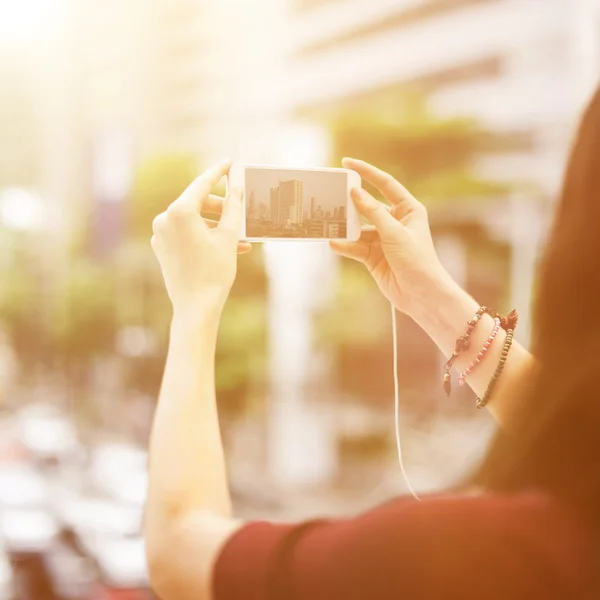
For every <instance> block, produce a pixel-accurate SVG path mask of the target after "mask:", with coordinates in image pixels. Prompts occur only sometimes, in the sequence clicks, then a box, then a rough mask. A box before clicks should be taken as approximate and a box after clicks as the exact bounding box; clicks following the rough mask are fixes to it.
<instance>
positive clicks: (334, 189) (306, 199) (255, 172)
mask: <svg viewBox="0 0 600 600" xmlns="http://www.w3.org/2000/svg"><path fill="white" fill-rule="evenodd" d="M346 177H347V175H346V173H338V172H335V171H334V172H331V171H295V170H289V171H288V170H280V169H247V170H246V186H245V187H246V192H245V194H246V198H248V199H249V198H250V196H251V194H252V192H254V200H255V202H256V205H257V206H258V205H260V203H261V202H264V203H265V204H266V205H267V206H269V202H270V189H271V188H273V187H277V186H278V185H279V182H280V181H289V180H291V179H298V180H300V181H302V183H303V184H304V185H303V198H302V202H303V208H304V211H306V210H308V208H309V207H310V199H311V198H312V197H313V196H314V197H315V199H316V201H315V205H316V206H319V205H321V209H322V210H323V211H324V212H327V211H330V212H333V209H334V208H335V207H337V206H346V191H347V188H348V184H347V181H346Z"/></svg>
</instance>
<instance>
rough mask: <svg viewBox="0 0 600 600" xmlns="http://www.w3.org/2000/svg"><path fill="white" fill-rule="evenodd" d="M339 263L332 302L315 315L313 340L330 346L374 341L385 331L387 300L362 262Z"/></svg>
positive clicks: (384, 333)
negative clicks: (353, 324)
mask: <svg viewBox="0 0 600 600" xmlns="http://www.w3.org/2000/svg"><path fill="white" fill-rule="evenodd" d="M342 265H343V267H342V268H341V269H340V271H339V274H338V279H337V281H336V291H335V301H334V303H333V306H330V307H328V308H327V309H326V310H323V311H322V312H321V313H320V314H319V315H317V319H316V328H317V331H318V338H317V341H318V342H319V343H321V344H324V345H326V346H330V347H332V348H337V347H338V346H346V345H359V346H364V345H371V344H377V343H378V342H379V340H381V339H382V337H384V336H385V335H386V334H387V332H388V331H389V317H388V313H389V310H388V308H387V307H388V303H387V300H386V299H385V298H384V297H383V295H382V294H381V292H380V291H379V289H378V288H377V285H376V284H375V282H374V281H373V278H372V277H371V275H370V274H369V272H368V271H367V269H365V267H364V266H363V265H361V264H360V263H357V262H354V261H343V263H342ZM350 323H360V327H354V326H351V325H349V324H350Z"/></svg>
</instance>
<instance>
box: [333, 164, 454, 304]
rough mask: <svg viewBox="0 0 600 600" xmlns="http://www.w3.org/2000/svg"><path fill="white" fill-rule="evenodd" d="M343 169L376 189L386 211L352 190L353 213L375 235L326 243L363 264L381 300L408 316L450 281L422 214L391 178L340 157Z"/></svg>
mask: <svg viewBox="0 0 600 600" xmlns="http://www.w3.org/2000/svg"><path fill="white" fill-rule="evenodd" d="M342 164H343V165H344V167H345V168H347V169H352V170H353V171H356V172H357V173H359V174H360V176H361V177H362V178H363V179H364V180H366V181H368V182H369V183H371V184H372V185H373V186H374V187H376V188H377V189H378V190H379V191H380V192H381V193H382V195H383V196H384V197H385V199H386V200H387V201H388V202H389V203H390V206H386V205H385V204H383V203H382V202H379V201H377V200H375V198H373V196H371V195H370V194H369V193H368V192H366V191H365V190H363V189H354V190H352V199H353V200H354V203H355V204H356V207H357V209H358V212H359V213H360V214H361V215H363V216H364V217H366V218H367V219H368V220H369V221H370V222H371V223H372V224H373V226H374V227H375V231H363V232H362V234H361V236H360V239H359V241H357V242H345V241H341V240H331V242H330V245H331V247H332V249H333V250H334V251H335V252H336V253H337V254H339V255H340V256H345V257H348V258H353V259H354V260H357V261H359V262H362V263H363V264H364V265H365V266H366V267H367V269H369V272H370V273H371V275H372V276H373V279H375V281H376V282H377V285H378V286H379V289H380V290H381V291H382V292H383V294H384V295H385V296H386V298H387V299H388V300H389V301H390V302H392V304H394V306H395V307H396V308H397V309H398V310H400V311H402V312H404V313H406V314H408V315H409V316H413V315H414V309H415V308H416V305H418V304H420V303H421V301H422V300H423V299H424V298H426V297H427V295H428V294H429V293H430V292H431V290H433V289H435V287H436V286H437V284H438V283H440V282H441V281H445V282H447V281H448V280H449V275H448V273H447V272H446V271H445V269H444V268H443V267H442V265H441V263H440V261H439V259H438V256H437V253H436V251H435V247H434V245H433V240H432V238H431V231H430V229H429V221H428V218H427V211H426V210H425V207H424V206H423V205H422V204H421V203H420V202H418V201H417V200H416V199H415V198H414V197H413V196H412V195H411V194H410V193H409V192H408V191H407V190H406V189H405V188H404V187H403V186H402V185H401V184H400V183H399V182H398V181H396V180H395V179H394V178H393V177H392V176H391V175H389V174H387V173H384V172H383V171H381V170H380V169H377V168H376V167H374V166H372V165H370V164H368V163H366V162H364V161H361V160H355V159H351V158H345V159H344V160H343V161H342Z"/></svg>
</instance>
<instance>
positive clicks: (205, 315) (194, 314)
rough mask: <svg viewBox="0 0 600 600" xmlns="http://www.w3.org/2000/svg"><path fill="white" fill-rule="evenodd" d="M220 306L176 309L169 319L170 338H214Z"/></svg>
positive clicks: (196, 305)
mask: <svg viewBox="0 0 600 600" xmlns="http://www.w3.org/2000/svg"><path fill="white" fill-rule="evenodd" d="M222 310H223V309H222V306H220V305H217V304H206V305H202V304H201V305H199V304H195V305H192V306H186V307H177V308H174V310H173V318H172V319H171V337H172V338H173V337H176V338H186V337H192V338H194V339H200V338H213V337H214V338H216V336H217V332H218V329H219V323H220V321H221V313H222Z"/></svg>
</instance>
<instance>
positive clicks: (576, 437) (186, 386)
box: [145, 92, 600, 600]
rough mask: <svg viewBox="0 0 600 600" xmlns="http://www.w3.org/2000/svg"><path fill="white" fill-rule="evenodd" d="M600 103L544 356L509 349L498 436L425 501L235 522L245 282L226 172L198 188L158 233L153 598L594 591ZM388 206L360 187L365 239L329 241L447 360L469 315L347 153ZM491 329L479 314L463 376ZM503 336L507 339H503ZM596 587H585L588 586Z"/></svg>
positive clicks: (391, 197)
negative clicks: (164, 306)
mask: <svg viewBox="0 0 600 600" xmlns="http://www.w3.org/2000/svg"><path fill="white" fill-rule="evenodd" d="M599 157H600V92H599V93H598V94H597V95H596V97H595V98H594V100H593V102H592V104H591V106H590V107H589V109H588V111H587V113H586V115H585V118H584V121H583V124H582V127H581V131H580V133H579V137H578V139H577V142H576V144H575V147H574V150H573V153H572V157H571V161H570V167H569V170H568V173H567V177H566V182H565V185H564V190H563V194H562V200H561V203H560V207H559V210H558V217H557V219H556V224H555V227H554V230H553V232H552V234H551V238H550V244H549V248H548V250H547V254H546V258H545V262H544V265H543V267H542V271H541V278H540V281H539V286H538V292H537V296H538V303H537V307H536V312H535V321H536V322H535V326H536V327H535V343H534V355H535V356H536V361H535V362H534V361H533V359H532V358H531V357H530V355H528V353H527V352H526V351H525V350H524V349H523V348H521V347H520V346H518V345H517V344H513V346H512V349H511V350H510V353H509V354H508V360H507V361H506V364H505V369H504V372H503V374H502V376H501V377H500V379H499V380H498V382H497V386H496V387H495V389H494V393H493V395H492V397H491V398H490V401H489V404H488V407H489V410H490V411H491V412H492V413H493V414H494V416H495V417H496V418H497V420H498V421H499V423H500V424H501V425H502V426H503V429H502V431H501V433H500V434H499V435H498V437H497V439H496V440H495V442H494V443H493V444H492V447H491V449H490V451H489V454H488V457H487V459H486V461H485V462H484V465H483V467H482V468H481V470H480V472H479V473H477V474H476V475H475V477H474V478H473V479H472V481H471V482H470V483H469V485H468V486H465V488H464V489H462V490H457V491H454V492H452V493H448V494H445V495H441V496H435V497H431V498H426V499H424V500H423V501H422V502H415V501H413V500H408V499H397V500H394V501H392V502H389V503H387V504H385V505H384V506H382V507H380V508H377V509H375V510H373V511H371V512H369V513H367V514H365V515H362V516H359V517H356V518H353V519H341V520H329V521H325V520H321V521H313V522H309V523H304V524H300V525H292V524H290V525H275V524H270V523H266V522H262V523H261V522H257V523H241V522H239V521H236V520H235V519H234V518H232V516H231V504H230V498H229V494H228V489H227V478H226V471H225V463H224V460H223V450H222V446H221V441H220V437H219V424H218V416H217V411H216V404H215V385H214V367H215V364H214V358H215V343H216V338H217V328H218V322H219V318H220V315H221V310H222V308H223V305H224V303H225V300H226V298H227V294H228V292H229V289H230V287H231V285H232V283H233V280H234V277H235V272H236V246H237V249H238V252H245V251H247V250H248V249H249V246H248V245H247V244H245V243H238V240H237V232H238V230H239V228H238V226H239V223H240V219H241V218H242V205H241V198H242V191H241V190H233V191H232V192H231V194H230V196H229V197H228V198H227V200H226V201H225V203H224V206H223V209H222V211H223V214H222V218H221V220H220V222H219V223H218V225H217V224H215V223H211V224H210V225H212V226H211V227H208V226H207V224H206V222H205V221H204V220H203V219H202V217H201V216H200V212H201V210H206V211H212V212H214V211H219V210H220V208H221V206H220V200H219V199H218V198H215V197H212V196H210V191H211V188H212V187H213V186H214V185H215V184H216V183H217V182H218V181H219V180H220V179H221V177H222V176H223V175H225V174H226V172H227V170H228V168H229V163H228V162H226V163H222V164H220V165H217V166H216V167H213V168H212V169H210V170H209V171H207V172H206V173H205V174H204V175H202V176H201V177H200V178H199V179H198V180H197V181H195V182H194V183H193V184H192V185H191V186H190V188H188V189H187V190H186V191H185V192H184V194H183V195H182V196H181V197H180V198H179V199H178V200H176V201H175V202H174V203H173V204H172V205H171V206H170V207H169V209H168V210H167V211H166V212H165V213H164V214H162V215H159V217H157V219H156V221H155V224H154V237H153V247H154V249H155V252H156V254H157V256H158V259H159V262H160V264H161V267H162V270H163V274H164V278H165V282H166V286H167V290H168V292H169V295H170V298H171V300H172V303H173V309H174V313H173V321H172V327H171V341H170V347H169V355H168V359H167V364H166V369H165V374H164V381H163V386H162V390H161V394H160V400H159V403H158V408H157V412H156V417H155V423H154V431H153V436H152V440H151V449H150V452H151V459H150V488H149V496H148V506H147V514H146V523H145V535H146V540H147V554H148V560H149V566H150V574H151V579H152V583H153V586H154V587H155V589H156V590H157V592H158V594H159V595H160V596H161V597H162V598H163V599H164V600H170V599H171V598H172V599H174V600H183V599H186V598H190V599H195V600H203V599H204V600H208V599H213V600H229V599H233V598H243V599H255V600H260V599H263V598H264V599H267V598H268V599H273V600H275V599H282V600H283V599H285V600H287V599H292V598H294V599H296V600H305V599H306V600H309V599H310V600H320V599H331V598H335V599H337V598H340V599H343V600H351V599H370V600H379V599H383V598H390V599H391V598H410V599H419V598H423V599H426V598H427V599H429V598H455V597H456V598H462V599H464V598H498V599H508V598H523V599H525V598H528V599H529V598H544V599H545V600H549V599H554V598H569V599H575V598H587V597H590V598H591V597H599V596H598V594H597V591H598V589H597V588H595V586H596V585H597V583H598V582H597V581H595V579H596V578H597V577H598V576H597V575H596V573H597V572H600V568H598V567H600V565H599V564H597V560H598V558H599V557H600V552H599V549H600V548H599V546H598V541H599V540H600V510H599V509H598V507H599V506H600V467H598V466H597V462H598V459H599V457H600V406H599V405H598V392H597V391H596V385H597V384H598V382H597V379H598V377H597V371H598V368H599V367H600V359H599V358H598V354H597V350H598V349H600V321H599V320H598V319H596V318H595V317H596V311H595V307H596V304H597V298H598V295H597V292H598V291H600V235H598V232H597V229H598V226H599V225H600V158H599ZM344 166H346V167H348V168H352V169H355V170H357V171H358V172H359V173H360V174H361V176H362V177H363V178H364V179H365V180H367V181H369V182H371V183H372V184H373V185H374V186H375V187H377V188H378V189H379V190H380V191H381V193H382V194H383V195H384V196H385V197H386V198H387V200H388V201H389V202H390V205H391V209H390V210H388V209H387V208H386V207H385V206H384V205H383V204H381V203H379V202H377V201H376V200H375V199H373V198H372V197H371V196H370V195H369V194H368V193H366V192H365V191H363V190H354V191H353V200H354V201H355V203H356V205H357V207H358V210H359V211H360V212H361V213H362V214H363V215H364V216H366V217H367V218H368V219H369V220H370V221H371V223H372V224H373V225H374V226H375V228H376V233H369V234H364V236H363V238H362V239H361V240H360V241H359V242H356V243H346V242H332V243H331V244H332V246H333V248H334V250H336V251H337V252H338V253H339V254H341V255H343V256H346V257H350V258H353V259H356V260H359V261H362V262H363V263H364V264H365V265H366V266H367V268H368V269H369V270H370V272H371V274H372V275H373V277H374V279H375V280H376V282H377V283H378V285H379V287H380V289H381V291H382V292H383V294H385V296H386V297H387V298H388V299H389V300H390V301H392V302H393V303H394V305H395V306H396V307H397V308H398V309H399V310H401V311H403V312H405V313H406V314H408V315H410V316H411V317H412V318H413V319H415V320H416V321H417V322H418V323H419V324H420V325H421V326H422V327H423V328H424V329H425V330H426V331H427V332H428V334H429V335H430V336H431V338H432V339H433V340H434V341H435V342H436V343H437V345H438V346H439V347H440V349H441V351H442V352H443V353H444V354H445V355H446V356H450V355H452V352H453V350H454V348H455V342H456V340H457V339H458V338H460V336H462V335H463V334H464V329H465V323H466V322H467V321H469V320H470V319H472V318H473V315H474V313H475V312H476V311H477V310H478V308H479V306H478V304H477V302H475V301H474V300H473V299H472V298H471V297H469V295H468V294H466V293H465V292H464V291H463V290H461V289H460V288H459V287H458V286H457V285H456V284H455V283H454V282H453V281H452V279H451V278H450V277H449V276H448V274H447V273H446V272H445V271H444V269H443V268H442V266H441V265H440V262H439V261H438V258H437V256H436V254H435V250H434V247H433V243H432V240H431V236H430V232H429V226H428V223H427V215H426V213H425V210H424V209H423V207H422V206H421V205H420V204H419V203H418V202H417V201H416V200H415V199H414V198H413V197H412V196H411V195H410V194H409V193H408V192H407V191H406V190H405V189H404V188H402V186H401V185H400V184H399V183H398V182H397V181H395V180H393V179H392V178H391V177H390V176H388V175H386V174H385V173H382V172H381V171H379V170H378V169H376V168H375V167H372V166H370V165H367V164H366V163H363V162H361V161H355V160H349V159H347V160H345V161H344ZM493 328H494V320H493V318H492V316H489V315H487V314H484V315H483V316H482V318H481V320H480V322H479V323H478V325H477V326H476V327H475V329H474V331H473V332H472V335H471V338H470V342H471V343H470V347H469V348H468V349H465V350H464V351H463V352H461V353H460V354H459V355H458V357H457V358H456V360H455V362H454V365H453V366H454V367H456V369H457V370H458V371H459V372H461V371H464V370H465V369H466V368H467V367H468V366H469V365H470V364H471V362H472V361H473V359H474V357H475V356H476V355H477V352H478V350H479V349H480V348H482V346H483V344H484V343H485V341H486V339H487V338H488V336H489V335H490V331H492V330H493ZM507 329H509V327H507ZM507 335H508V334H507V333H506V332H505V331H504V330H503V329H498V330H497V335H496V337H497V339H496V340H495V342H494V343H493V344H492V345H491V346H490V347H489V350H488V357H487V358H486V360H485V361H482V362H481V364H480V365H479V366H478V367H477V369H475V370H474V371H473V373H472V375H471V376H469V378H468V379H467V382H468V383H469V385H471V387H472V388H473V390H474V391H475V393H476V394H477V396H478V397H480V398H481V397H484V395H485V392H486V390H487V389H488V385H489V382H490V380H491V379H492V377H493V375H494V372H495V369H496V366H497V364H498V362H499V358H500V356H501V353H502V351H503V346H504V344H505V342H506V337H507ZM594 589H596V592H594Z"/></svg>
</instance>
